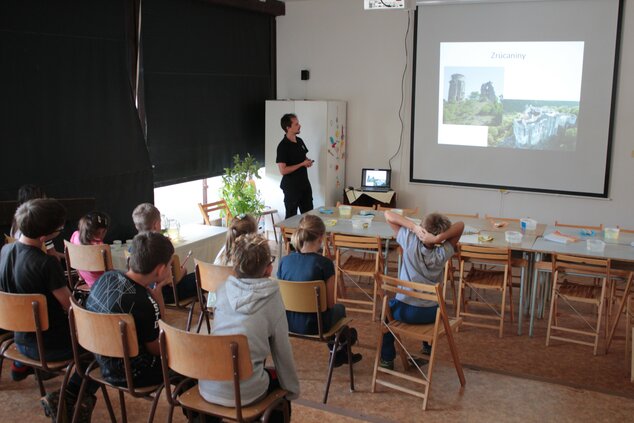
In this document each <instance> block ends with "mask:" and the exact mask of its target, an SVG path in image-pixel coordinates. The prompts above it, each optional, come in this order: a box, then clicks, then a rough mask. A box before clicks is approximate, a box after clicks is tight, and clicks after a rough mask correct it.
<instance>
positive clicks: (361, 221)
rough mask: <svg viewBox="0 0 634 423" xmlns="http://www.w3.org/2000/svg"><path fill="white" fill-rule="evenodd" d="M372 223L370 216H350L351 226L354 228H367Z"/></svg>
mask: <svg viewBox="0 0 634 423" xmlns="http://www.w3.org/2000/svg"><path fill="white" fill-rule="evenodd" d="M371 225H372V216H358V215H355V216H352V227H353V228H354V229H368V228H369V227H370V226H371Z"/></svg>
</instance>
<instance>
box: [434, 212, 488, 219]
mask: <svg viewBox="0 0 634 423" xmlns="http://www.w3.org/2000/svg"><path fill="white" fill-rule="evenodd" d="M441 214H442V215H444V216H447V217H448V218H449V220H452V219H479V218H480V213H474V214H462V213H441Z"/></svg>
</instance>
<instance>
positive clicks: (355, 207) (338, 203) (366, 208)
mask: <svg viewBox="0 0 634 423" xmlns="http://www.w3.org/2000/svg"><path fill="white" fill-rule="evenodd" d="M346 205H347V204H343V203H342V202H340V201H337V205H336V207H339V206H346ZM361 210H376V204H374V205H372V206H352V214H355V213H358V212H360V211H361Z"/></svg>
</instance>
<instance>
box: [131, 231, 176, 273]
mask: <svg viewBox="0 0 634 423" xmlns="http://www.w3.org/2000/svg"><path fill="white" fill-rule="evenodd" d="M173 255H174V246H173V245H172V242H171V241H170V240H169V239H167V238H166V237H164V236H163V235H161V234H160V233H157V232H141V233H139V234H137V235H136V236H135V237H134V239H133V240H132V247H131V248H130V262H129V265H130V270H132V271H133V272H134V273H139V274H142V275H148V274H150V273H152V272H153V271H154V270H155V269H156V266H158V265H160V264H164V265H166V266H167V265H168V264H169V263H170V261H171V260H172V256H173ZM168 267H169V266H168Z"/></svg>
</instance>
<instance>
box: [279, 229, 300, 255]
mask: <svg viewBox="0 0 634 423" xmlns="http://www.w3.org/2000/svg"><path fill="white" fill-rule="evenodd" d="M280 229H281V231H282V241H283V242H284V252H285V254H290V253H291V238H292V237H293V234H294V233H295V231H296V230H297V229H295V228H287V227H286V226H280Z"/></svg>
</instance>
